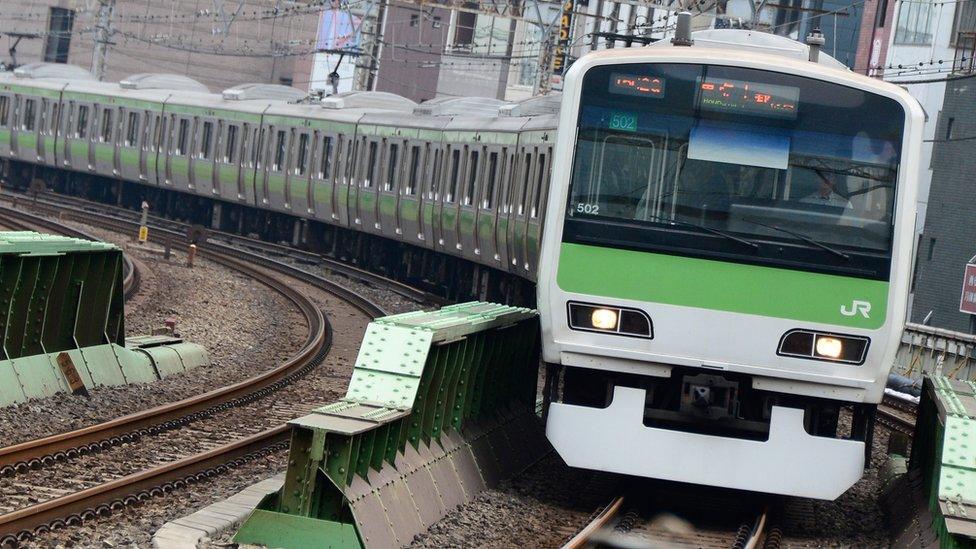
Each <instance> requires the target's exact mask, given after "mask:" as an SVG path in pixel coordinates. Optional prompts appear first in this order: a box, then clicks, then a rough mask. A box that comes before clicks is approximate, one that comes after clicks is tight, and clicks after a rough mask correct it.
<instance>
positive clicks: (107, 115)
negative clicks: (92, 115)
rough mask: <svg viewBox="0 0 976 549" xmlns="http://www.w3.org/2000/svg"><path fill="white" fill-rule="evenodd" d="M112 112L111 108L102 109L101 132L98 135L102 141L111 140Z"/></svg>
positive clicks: (107, 141)
mask: <svg viewBox="0 0 976 549" xmlns="http://www.w3.org/2000/svg"><path fill="white" fill-rule="evenodd" d="M112 114H113V113H112V109H111V108H105V109H102V133H101V135H99V140H101V142H102V143H109V142H111V141H112V128H113V126H112Z"/></svg>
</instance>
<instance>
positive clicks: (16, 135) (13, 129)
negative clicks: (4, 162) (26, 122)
mask: <svg viewBox="0 0 976 549" xmlns="http://www.w3.org/2000/svg"><path fill="white" fill-rule="evenodd" d="M21 101H22V98H21V96H20V94H14V97H13V109H12V111H11V118H10V156H13V157H14V158H19V157H20V133H21V131H20V124H21V120H20V116H21V111H22V110H23V109H22V108H21Z"/></svg>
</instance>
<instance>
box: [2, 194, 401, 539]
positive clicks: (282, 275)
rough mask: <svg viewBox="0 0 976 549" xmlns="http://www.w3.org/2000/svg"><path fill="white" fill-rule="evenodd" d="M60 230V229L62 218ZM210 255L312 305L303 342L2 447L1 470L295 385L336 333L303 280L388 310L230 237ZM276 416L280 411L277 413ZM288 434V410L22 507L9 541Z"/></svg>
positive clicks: (206, 252) (186, 477)
mask: <svg viewBox="0 0 976 549" xmlns="http://www.w3.org/2000/svg"><path fill="white" fill-rule="evenodd" d="M0 213H3V214H4V216H5V219H15V220H20V221H23V222H31V223H34V222H36V221H37V220H38V219H43V218H38V217H37V216H32V215H30V214H24V213H23V212H19V211H17V210H13V209H9V208H0ZM106 217H107V216H106ZM84 221H85V222H88V223H92V222H94V223H95V224H97V225H99V226H102V227H105V228H109V229H112V230H129V229H131V228H132V227H131V224H128V223H126V222H124V221H122V220H117V219H116V220H112V221H111V222H110V221H109V220H107V219H92V218H91V217H90V214H87V218H86V219H85V220H84ZM45 223H48V224H49V225H48V228H51V225H50V224H51V223H54V222H51V221H48V220H45ZM54 224H55V225H57V224H56V223H54ZM58 230H59V231H60V226H59V229H58ZM161 238H162V239H163V240H164V241H167V240H169V241H168V242H167V243H169V244H170V245H173V244H176V243H179V240H180V238H179V237H178V236H177V235H173V234H165V233H164V234H162V235H160V234H159V232H157V234H156V235H155V240H156V241H160V239H161ZM200 255H201V256H204V257H207V258H208V259H210V260H212V261H215V262H217V263H220V264H222V265H225V266H226V267H228V268H230V269H233V270H236V271H238V272H241V273H243V274H245V275H246V276H249V277H252V278H254V279H256V280H259V281H260V282H262V283H263V284H265V285H267V286H269V287H271V288H272V289H274V290H275V291H277V292H278V293H280V294H281V295H282V296H284V297H285V298H286V299H287V300H289V301H291V302H292V303H294V304H295V306H296V307H297V308H298V309H299V310H300V311H301V312H302V314H303V316H304V317H305V320H306V323H307V325H308V328H309V330H308V337H307V339H306V341H305V342H304V345H303V346H302V348H301V350H300V351H299V352H297V353H296V354H295V355H294V356H292V357H290V358H289V359H288V360H286V361H285V362H284V363H282V364H281V365H279V366H277V367H275V368H273V369H271V370H268V371H266V372H264V373H262V374H260V375H257V376H254V377H252V378H249V379H247V380H244V381H242V382H239V383H235V384H233V385H230V386H226V387H222V388H219V389H216V390H213V391H210V392H208V393H205V394H203V395H199V396H195V397H192V398H188V399H184V400H182V401H179V402H174V403H170V404H166V405H163V406H159V407H156V408H152V409H149V410H145V411H142V412H137V413H134V414H130V415H127V416H123V417H120V418H117V419H114V420H111V421H108V422H104V423H101V424H98V425H93V426H91V427H87V428H84V429H78V430H75V431H71V432H68V433H61V434H57V435H53V436H49V437H44V438H41V439H37V440H33V441H28V442H25V443H22V444H17V445H14V446H10V447H6V448H0V477H12V476H17V475H24V474H28V473H31V472H33V471H35V470H38V469H45V468H47V467H49V466H52V465H54V464H61V463H65V462H71V461H72V460H75V459H80V458H82V457H83V456H86V455H88V454H91V453H94V452H99V451H105V450H108V449H110V448H112V447H114V446H117V445H121V444H134V443H136V442H138V441H139V440H140V439H144V438H150V437H154V436H157V435H160V434H162V433H165V432H167V431H171V430H175V429H179V428H182V427H184V426H187V425H189V424H192V423H194V422H199V421H202V420H204V419H206V418H210V417H212V416H215V415H216V414H219V413H220V412H223V411H225V410H228V409H230V408H236V407H240V406H245V405H247V404H248V403H251V402H253V401H255V400H258V399H260V398H262V397H264V396H267V395H268V394H270V393H272V392H274V391H277V390H280V389H282V388H283V387H286V386H287V385H289V384H290V383H291V382H293V381H295V380H296V379H298V378H299V377H300V376H301V375H302V374H304V373H306V372H308V371H309V370H310V369H311V368H313V367H314V366H316V365H317V364H319V363H320V362H321V361H322V359H323V358H324V357H325V355H326V354H327V353H328V352H329V349H330V347H331V335H332V333H331V329H330V327H329V324H328V322H327V320H326V318H325V316H324V315H323V313H322V311H321V310H319V308H318V307H317V306H316V304H315V303H314V302H313V301H312V300H311V299H310V298H309V297H307V296H306V295H304V294H303V293H302V292H300V291H299V290H297V289H295V286H296V281H299V282H301V283H305V284H308V285H309V286H313V287H315V288H320V289H322V290H324V291H327V292H329V293H330V294H332V295H335V296H337V297H339V298H340V299H342V300H343V301H345V302H347V303H348V304H349V305H351V306H352V307H353V308H355V309H356V310H358V311H360V312H361V313H362V314H364V315H366V316H367V317H370V318H373V317H376V316H381V315H383V314H384V311H383V310H382V309H381V308H380V307H378V306H377V305H375V304H373V303H371V302H369V301H368V300H367V299H365V298H364V297H362V296H360V295H358V294H356V293H354V292H352V291H350V290H348V289H346V288H344V287H342V286H340V285H338V284H336V283H334V282H332V281H329V280H326V279H323V278H321V277H318V276H315V275H312V274H309V273H306V272H304V271H301V270H299V269H297V268H295V267H292V266H289V265H286V264H283V263H279V262H277V261H274V260H271V259H268V258H266V257H263V256H260V255H257V254H253V253H249V252H245V251H241V250H238V249H234V248H231V247H229V246H222V245H212V244H208V245H205V246H202V247H201V249H200ZM271 419H272V420H275V418H274V417H272V418H271ZM272 423H275V421H273V422H272ZM286 436H287V427H286V426H285V425H284V424H283V422H281V421H280V418H279V419H278V420H276V423H275V424H274V426H272V427H270V428H268V429H265V430H263V431H261V432H258V433H254V434H250V435H248V436H246V437H242V438H238V439H236V440H233V441H231V442H228V443H223V444H220V445H219V446H217V447H215V448H212V449H210V450H207V451H204V452H200V453H196V454H193V455H190V456H186V457H181V458H179V459H175V460H173V461H170V462H168V463H165V464H162V465H158V466H155V467H149V468H146V469H145V470H141V471H138V472H135V473H133V474H129V475H127V476H124V477H122V478H115V479H111V480H109V481H108V482H104V483H99V484H96V485H94V486H89V487H84V488H83V489H81V490H78V491H74V492H71V493H68V494H66V495H61V496H59V497H54V498H51V499H46V500H44V501H42V502H40V503H37V504H34V505H29V506H26V507H20V508H16V509H14V510H12V511H10V512H7V513H6V514H3V515H0V545H3V544H4V543H7V544H16V543H17V542H20V541H24V540H27V539H30V538H31V537H32V536H34V535H37V534H42V533H44V532H46V531H48V530H49V529H52V528H60V527H64V526H70V525H73V524H76V523H79V522H81V521H83V520H86V519H90V518H94V517H97V516H101V515H105V514H108V513H111V512H112V510H115V509H119V508H122V507H124V506H126V505H129V504H132V503H137V502H139V501H142V500H145V499H148V498H150V497H153V496H154V495H158V494H161V493H164V492H167V491H169V490H172V489H176V488H179V487H182V486H184V485H186V484H191V483H193V482H197V481H200V480H203V479H205V478H206V477H208V476H212V475H214V474H218V473H220V472H222V471H223V470H226V468H227V467H228V466H232V465H235V464H240V463H243V462H244V461H247V460H249V459H252V458H253V457H256V456H258V455H261V454H263V453H267V452H270V451H274V450H275V449H279V448H283V447H285V446H286V445H287V440H286Z"/></svg>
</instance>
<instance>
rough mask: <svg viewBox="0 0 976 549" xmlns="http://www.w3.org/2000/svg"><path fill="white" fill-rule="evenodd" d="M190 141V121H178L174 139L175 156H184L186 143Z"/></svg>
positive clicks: (182, 119) (183, 119)
mask: <svg viewBox="0 0 976 549" xmlns="http://www.w3.org/2000/svg"><path fill="white" fill-rule="evenodd" d="M189 139H190V121H189V120H187V119H185V118H181V119H180V129H179V131H178V132H177V137H176V154H178V155H184V154H186V153H187V147H186V146H187V142H188V141H189Z"/></svg>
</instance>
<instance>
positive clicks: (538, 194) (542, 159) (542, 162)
mask: <svg viewBox="0 0 976 549" xmlns="http://www.w3.org/2000/svg"><path fill="white" fill-rule="evenodd" d="M538 164H539V165H538V167H536V182H535V192H534V193H533V194H532V211H531V212H529V213H530V215H531V217H533V218H536V217H539V205H540V204H541V203H542V191H543V190H544V189H543V186H542V185H543V183H545V175H546V172H547V171H548V166H547V165H546V153H541V154H539V163H538Z"/></svg>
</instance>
